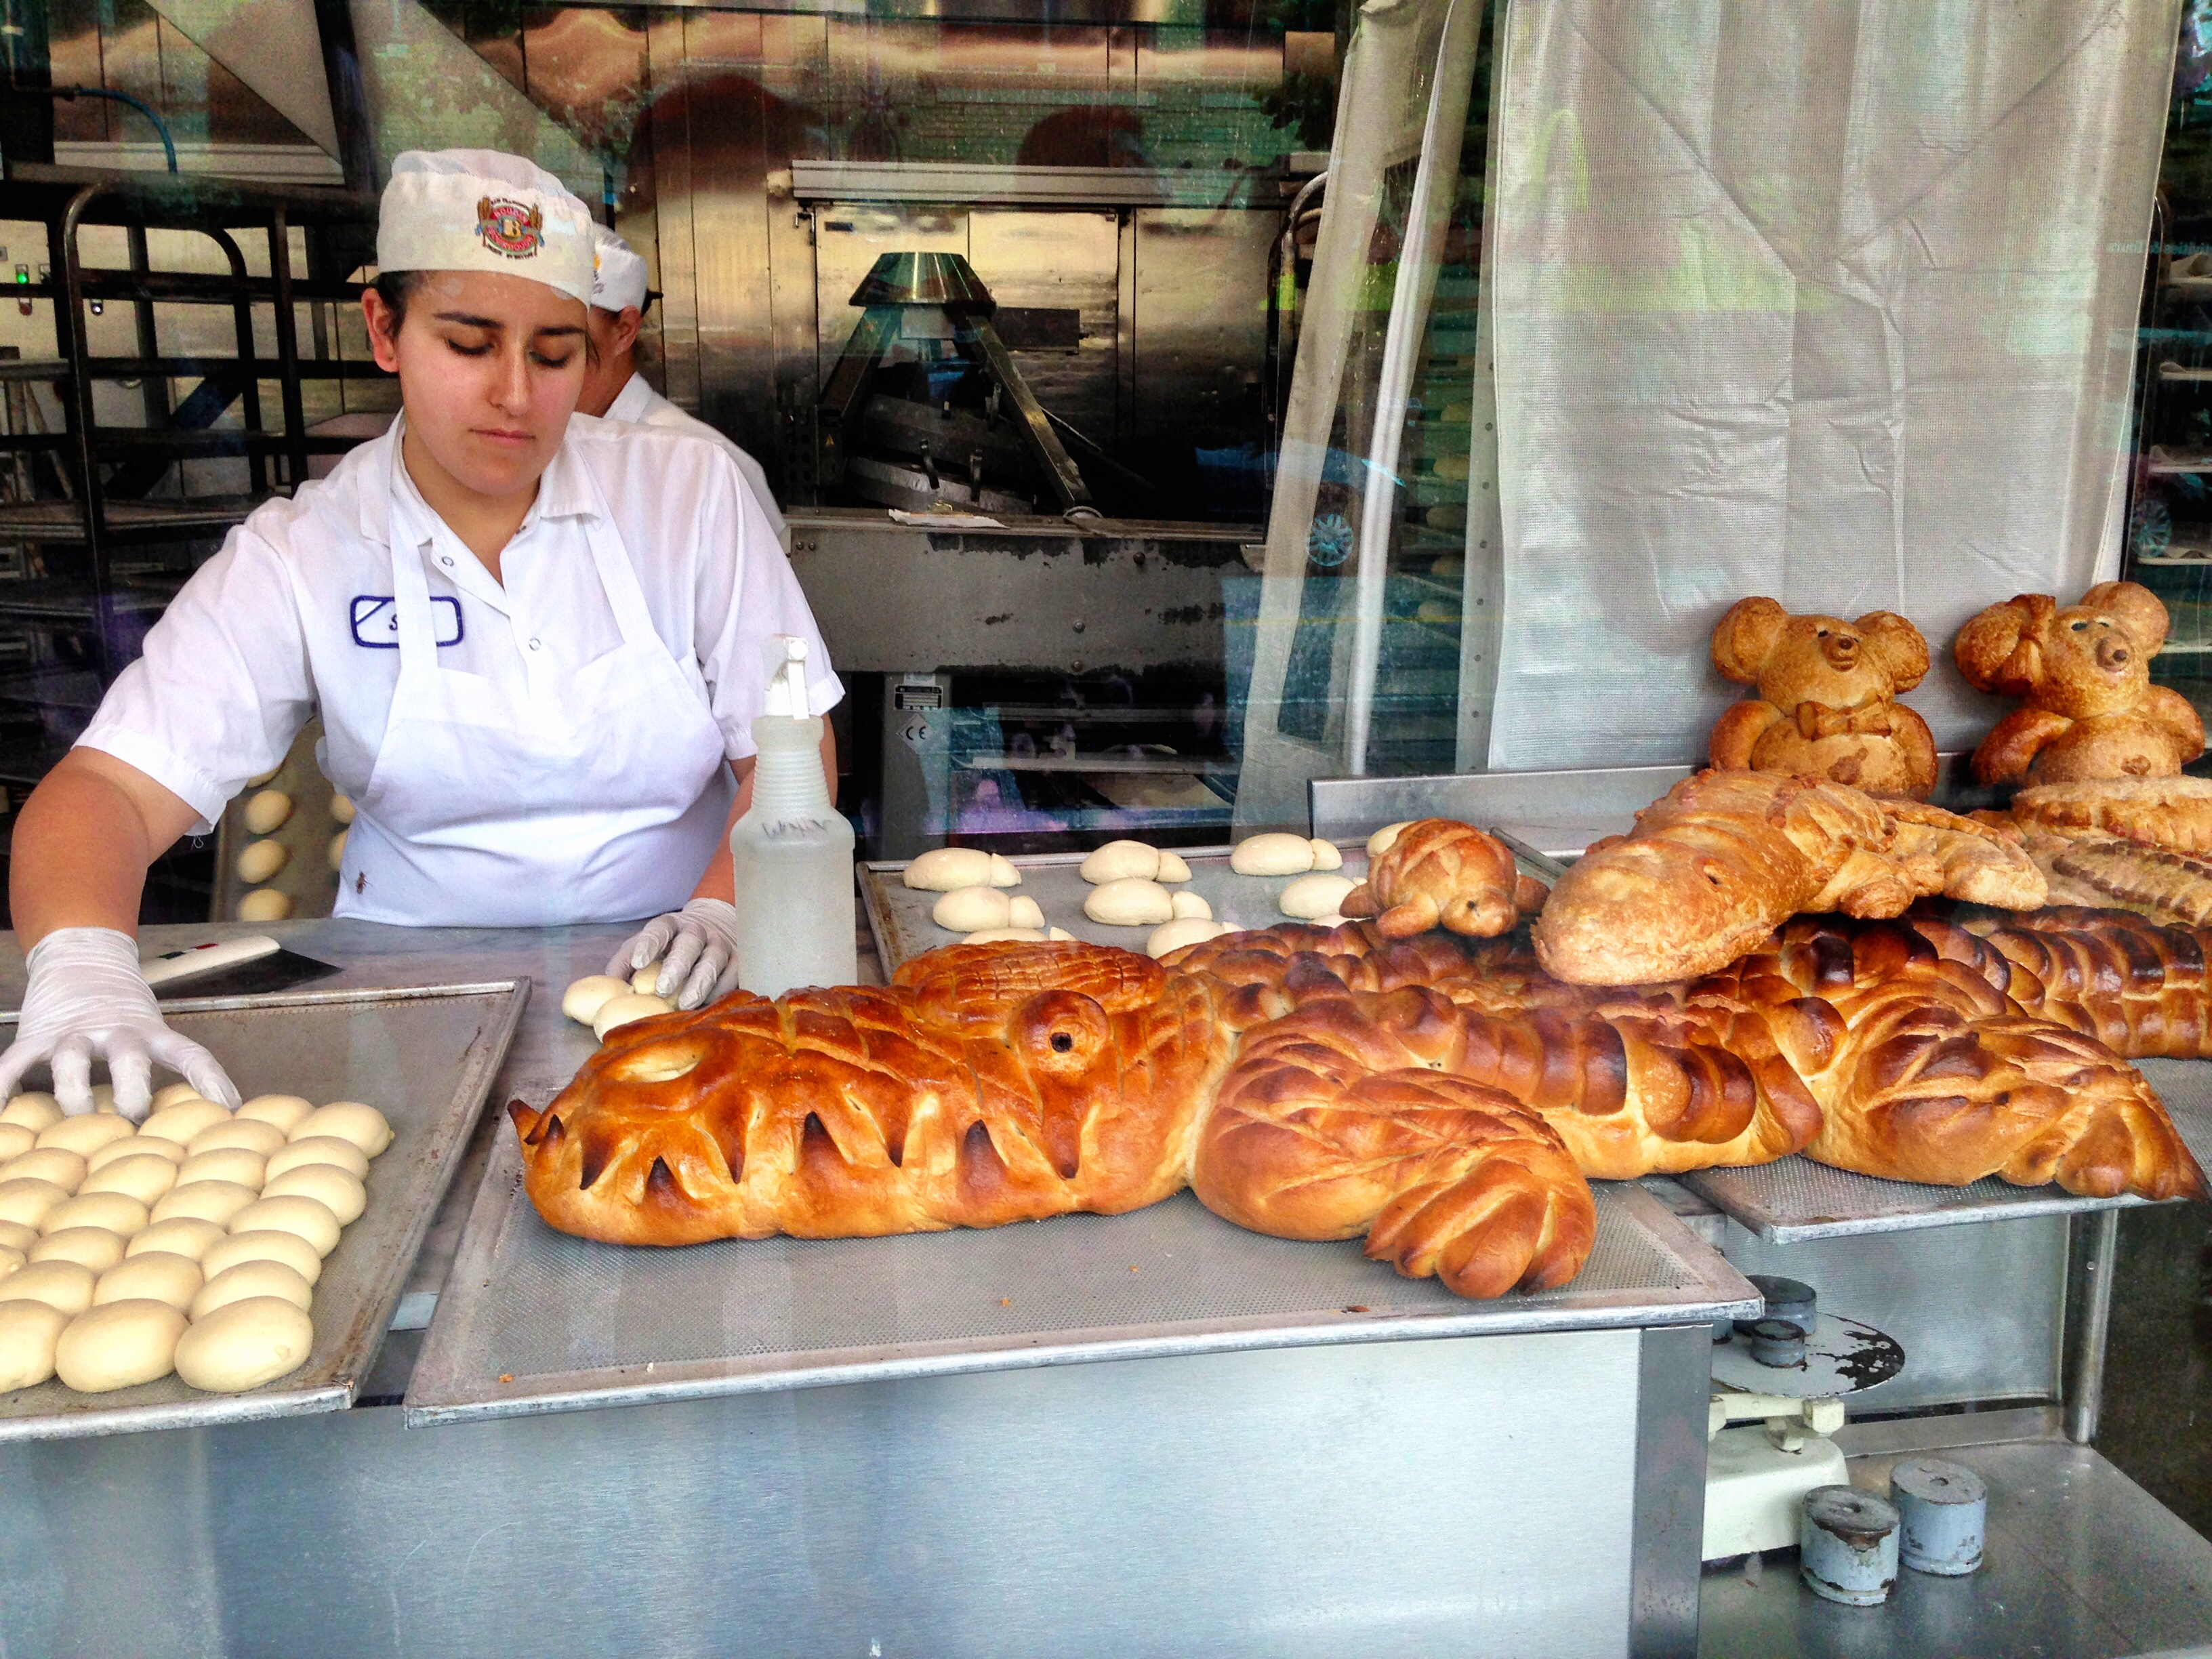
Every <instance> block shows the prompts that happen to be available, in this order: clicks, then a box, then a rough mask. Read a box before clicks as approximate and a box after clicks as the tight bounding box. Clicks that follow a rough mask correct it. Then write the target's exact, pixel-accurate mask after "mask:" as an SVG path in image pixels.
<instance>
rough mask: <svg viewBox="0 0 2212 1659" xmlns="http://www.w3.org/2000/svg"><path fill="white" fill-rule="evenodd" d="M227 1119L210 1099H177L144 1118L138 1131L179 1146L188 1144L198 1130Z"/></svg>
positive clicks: (224, 1121)
mask: <svg viewBox="0 0 2212 1659" xmlns="http://www.w3.org/2000/svg"><path fill="white" fill-rule="evenodd" d="M229 1121H230V1114H229V1113H228V1112H226V1111H225V1110H223V1109H222V1107H220V1106H218V1105H217V1104H216V1103H215V1102H213V1101H212V1100H180V1101H179V1102H178V1103H176V1104H175V1105H173V1106H168V1107H165V1108H163V1109H161V1110H160V1111H158V1112H156V1113H155V1114H154V1115H153V1116H151V1117H149V1118H148V1119H147V1120H146V1121H145V1122H144V1123H143V1125H141V1126H140V1127H139V1130H138V1133H140V1134H142V1135H153V1136H155V1137H156V1138H157V1139H162V1140H173V1141H175V1142H176V1143H177V1145H178V1146H190V1145H191V1139H192V1137H193V1136H194V1135H196V1134H197V1133H199V1132H200V1131H201V1130H203V1129H210V1128H213V1127H215V1126H216V1124H218V1123H228V1122H229Z"/></svg>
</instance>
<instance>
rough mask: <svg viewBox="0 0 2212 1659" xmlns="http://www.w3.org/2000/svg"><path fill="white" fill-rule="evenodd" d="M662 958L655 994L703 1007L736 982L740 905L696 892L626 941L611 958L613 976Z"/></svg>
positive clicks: (682, 1005) (680, 1003)
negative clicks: (689, 899)
mask: <svg viewBox="0 0 2212 1659" xmlns="http://www.w3.org/2000/svg"><path fill="white" fill-rule="evenodd" d="M654 962H658V963H659V964H660V977H659V979H658V980H656V981H653V994H654V995H656V996H661V997H665V998H667V999H668V1000H669V1001H671V1002H672V1003H674V1004H675V1005H676V1006H678V1008H701V1007H704V1006H706V1005H707V1004H708V1003H710V1002H714V1001H716V1000H720V998H723V997H726V996H727V995H729V994H730V993H731V992H732V991H734V990H736V989H737V988H738V907H737V906H736V905H734V904H732V903H731V902H729V901H728V900H727V899H718V898H695V899H693V900H692V901H691V902H690V903H689V904H687V905H685V906H684V908H682V909H681V910H678V911H677V912H675V913H674V914H673V915H665V916H661V917H659V918H657V919H656V920H654V921H648V922H647V923H646V925H645V926H644V927H643V928H641V930H640V931H638V932H637V933H633V934H631V935H630V936H629V938H628V939H624V940H623V945H622V949H620V950H619V951H616V952H615V953H614V955H613V956H612V957H611V958H609V960H608V962H607V974H608V976H609V977H610V978H613V979H628V978H629V976H630V975H632V974H634V973H635V972H636V971H637V970H638V969H641V968H643V967H647V966H648V965H649V964H651V963H654Z"/></svg>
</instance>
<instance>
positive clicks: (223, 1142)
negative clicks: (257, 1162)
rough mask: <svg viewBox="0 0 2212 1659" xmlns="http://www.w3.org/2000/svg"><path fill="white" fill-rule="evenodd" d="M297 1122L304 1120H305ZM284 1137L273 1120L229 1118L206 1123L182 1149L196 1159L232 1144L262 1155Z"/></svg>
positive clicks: (264, 1156) (263, 1156) (279, 1142)
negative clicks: (269, 1121)
mask: <svg viewBox="0 0 2212 1659" xmlns="http://www.w3.org/2000/svg"><path fill="white" fill-rule="evenodd" d="M300 1121H301V1122H302V1123H304V1122H306V1121H307V1119H306V1118H301V1120H300ZM286 1139H287V1137H286V1135H285V1133H284V1131H283V1130H282V1129H280V1128H278V1127H276V1125H275V1124H273V1123H264V1122H262V1121H260V1120H259V1119H258V1118H251V1117H233V1118H226V1119H224V1120H223V1121H222V1122H221V1123H210V1124H209V1125H208V1126H207V1127H206V1128H204V1129H203V1130H201V1131H200V1132H199V1133H197V1134H196V1135H194V1136H193V1137H192V1138H191V1139H190V1140H188V1141H186V1142H185V1151H187V1152H191V1154H192V1155H193V1156H194V1157H195V1158H197V1157H198V1156H199V1154H201V1153H202V1152H222V1151H225V1150H226V1149H228V1148H230V1147H234V1146H235V1147H238V1148H240V1149H241V1150H243V1151H246V1152H253V1153H256V1154H258V1156H260V1157H262V1158H266V1157H268V1156H269V1154H270V1153H271V1152H275V1151H276V1149H277V1148H278V1147H279V1146H283V1144H284V1142H285V1140H286Z"/></svg>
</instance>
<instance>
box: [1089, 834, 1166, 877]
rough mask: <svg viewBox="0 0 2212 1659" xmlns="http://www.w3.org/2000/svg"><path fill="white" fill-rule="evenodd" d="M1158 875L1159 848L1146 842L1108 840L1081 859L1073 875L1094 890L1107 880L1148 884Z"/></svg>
mask: <svg viewBox="0 0 2212 1659" xmlns="http://www.w3.org/2000/svg"><path fill="white" fill-rule="evenodd" d="M1159 872H1160V849H1159V848H1157V847H1154V846H1153V845H1152V844H1151V843H1150V842H1141V841H1109V842H1107V843H1106V844H1105V845H1104V846H1103V847H1101V848H1097V849H1095V850H1094V851H1093V852H1092V853H1091V856H1090V857H1088V858H1086V859H1085V860H1083V864H1082V867H1081V868H1080V869H1079V870H1078V871H1077V872H1076V873H1077V874H1078V875H1079V876H1081V877H1082V878H1084V880H1085V881H1087V882H1089V883H1091V885H1092V886H1094V887H1103V886H1104V885H1105V884H1107V883H1108V882H1109V881H1151V880H1152V879H1154V878H1156V877H1158V874H1159Z"/></svg>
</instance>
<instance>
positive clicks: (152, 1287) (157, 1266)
mask: <svg viewBox="0 0 2212 1659" xmlns="http://www.w3.org/2000/svg"><path fill="white" fill-rule="evenodd" d="M200 1279H201V1273H200V1264H199V1263H198V1262H197V1261H193V1260H192V1259H191V1257H189V1256H182V1255H170V1254H169V1253H168V1252H167V1250H149V1251H147V1252H146V1254H145V1255H134V1256H132V1257H131V1258H130V1259H129V1260H127V1261H123V1262H120V1263H118V1265H116V1266H115V1267H110V1268H109V1269H108V1270H107V1271H106V1273H102V1274H100V1282H99V1283H98V1284H96V1285H94V1286H93V1287H92V1305H93V1306H94V1307H95V1308H98V1307H103V1306H105V1305H106V1304H108V1303H110V1302H135V1301H137V1300H138V1299H139V1298H140V1297H145V1298H147V1299H148V1300H149V1301H154V1302H166V1303H167V1304H169V1305H170V1306H171V1307H173V1308H174V1309H175V1310H177V1311H178V1312H179V1313H182V1312H183V1311H184V1310H185V1309H187V1308H189V1307H191V1305H192V1298H193V1297H196V1296H197V1295H198V1294H199V1293H200Z"/></svg>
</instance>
